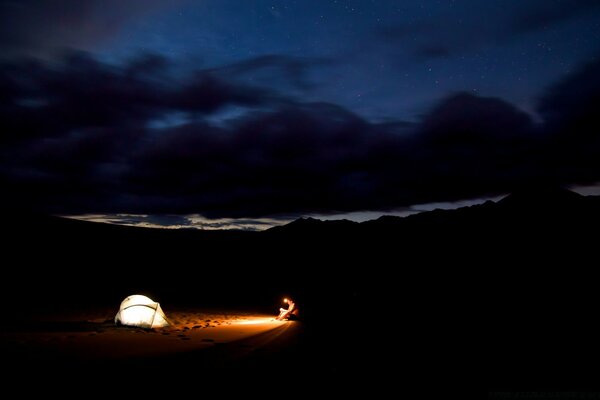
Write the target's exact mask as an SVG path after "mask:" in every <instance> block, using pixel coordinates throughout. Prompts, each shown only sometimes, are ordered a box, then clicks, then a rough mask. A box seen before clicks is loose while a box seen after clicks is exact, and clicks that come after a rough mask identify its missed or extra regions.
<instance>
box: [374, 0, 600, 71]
mask: <svg viewBox="0 0 600 400" xmlns="http://www.w3.org/2000/svg"><path fill="white" fill-rule="evenodd" d="M594 9H600V2H598V1H596V0H577V1H560V0H533V1H528V2H515V3H509V2H497V3H496V2H487V3H474V4H471V5H470V6H469V5H468V3H463V8H457V9H456V10H458V11H454V12H453V13H446V14H444V15H443V18H435V17H428V18H422V19H417V20H414V21H410V22H408V23H403V24H399V25H391V26H387V27H384V28H382V29H379V30H378V32H377V37H378V39H379V40H380V41H382V42H383V43H384V44H387V45H390V46H393V47H398V48H399V49H402V50H403V51H404V50H406V49H408V52H409V53H410V54H412V56H413V57H414V58H415V59H416V60H419V61H421V60H425V61H427V60H431V59H436V58H449V57H452V56H455V55H457V54H462V53H465V52H469V51H474V50H477V49H480V48H483V47H486V46H490V45H493V46H496V45H498V44H499V43H507V42H513V41H516V40H519V38H522V36H523V35H524V34H527V33H531V32H535V31H539V30H543V29H549V28H552V27H554V26H555V25H559V24H562V23H565V22H568V21H570V20H573V19H576V18H580V17H583V16H585V15H593V14H591V12H592V11H593V10H594ZM482 19H484V20H485V23H483V24H482Z"/></svg>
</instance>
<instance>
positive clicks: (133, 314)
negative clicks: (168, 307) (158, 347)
mask: <svg viewBox="0 0 600 400" xmlns="http://www.w3.org/2000/svg"><path fill="white" fill-rule="evenodd" d="M115 324H117V325H127V326H137V327H140V328H162V327H164V326H168V325H169V320H168V319H167V317H166V315H165V313H164V312H163V310H162V308H160V304H158V303H156V302H154V301H153V300H152V299H150V298H148V297H146V296H142V295H139V294H134V295H132V296H129V297H127V298H126V299H125V300H123V301H122V302H121V306H120V307H119V312H118V313H117V315H115Z"/></svg>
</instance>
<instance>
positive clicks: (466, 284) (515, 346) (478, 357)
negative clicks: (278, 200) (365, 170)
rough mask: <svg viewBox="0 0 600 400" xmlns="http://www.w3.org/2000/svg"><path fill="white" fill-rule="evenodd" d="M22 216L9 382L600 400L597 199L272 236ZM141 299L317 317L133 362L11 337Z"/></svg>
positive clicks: (6, 281)
mask: <svg viewBox="0 0 600 400" xmlns="http://www.w3.org/2000/svg"><path fill="white" fill-rule="evenodd" d="M6 220H7V223H6V230H7V232H10V235H9V238H8V239H5V243H4V246H3V247H4V248H5V251H4V256H5V262H3V264H4V266H5V267H4V269H3V275H4V276H3V279H2V301H3V305H4V308H5V310H6V311H5V316H4V318H3V321H2V325H3V332H4V333H3V338H4V339H5V340H3V345H2V347H1V348H2V351H3V353H4V354H3V360H5V361H4V363H5V365H8V366H9V371H12V373H10V372H9V374H7V375H6V382H8V383H16V382H19V381H20V380H21V379H30V378H32V377H35V378H36V379H44V378H51V380H53V381H54V383H55V384H56V385H58V386H57V387H58V388H60V387H63V386H64V379H67V377H68V379H69V380H71V381H73V379H74V378H73V377H78V378H77V379H75V381H77V382H88V385H100V386H101V387H106V385H109V383H110V382H111V380H112V379H115V377H116V376H123V374H125V375H130V376H131V375H133V376H136V377H138V378H140V379H144V377H147V376H148V374H156V375H157V376H160V377H161V378H160V382H161V385H159V387H160V388H162V389H164V388H165V387H177V388H180V389H181V388H183V387H187V386H185V385H183V386H181V385H179V386H178V385H177V384H175V383H174V382H182V381H183V382H190V381H194V382H195V381H197V380H198V379H200V380H202V379H205V380H210V381H211V382H221V381H226V382H242V381H248V382H254V384H255V385H259V386H260V387H261V388H271V387H276V386H284V387H286V386H287V382H288V381H287V380H286V377H289V376H293V377H294V382H297V384H295V385H294V386H295V387H296V388H297V390H300V388H301V389H302V390H306V391H307V392H310V390H311V388H316V387H325V388H328V389H329V390H331V391H332V392H337V393H340V392H342V391H344V392H353V391H356V390H366V391H368V392H369V393H371V394H372V395H373V396H375V394H376V393H377V392H381V393H387V392H388V391H389V390H390V389H392V390H395V391H396V392H395V393H398V394H399V395H400V397H402V394H405V395H406V397H407V398H409V397H412V396H414V395H415V394H418V395H420V396H425V397H428V396H431V395H434V396H436V398H441V397H440V396H446V395H447V396H450V395H457V394H458V395H461V396H463V397H479V398H481V397H486V396H488V393H490V392H494V393H496V395H495V396H498V393H505V394H506V393H511V392H515V391H520V392H523V391H530V392H531V391H537V392H544V391H546V392H556V391H568V392H573V391H588V392H593V391H598V390H600V381H599V380H598V376H600V340H598V338H599V337H600V328H599V325H598V323H597V321H598V312H597V310H598V304H599V302H600V300H599V299H600V297H599V290H598V283H597V282H598V281H597V278H596V275H597V271H596V270H597V269H598V267H597V265H596V264H597V251H598V244H597V241H598V239H597V235H594V234H593V232H595V231H596V230H597V228H598V226H600V225H599V222H600V206H599V204H598V201H597V199H594V198H583V197H579V196H577V195H574V194H571V193H569V192H563V191H550V192H546V193H542V194H539V193H521V194H518V195H515V196H512V197H511V198H509V199H506V200H504V201H502V202H500V203H498V204H491V203H487V204H485V205H482V206H476V207H471V208H468V209H461V210H457V211H451V212H432V213H427V214H422V215H420V216H417V217H412V218H408V219H404V220H399V219H393V218H384V219H380V220H378V221H374V222H371V223H364V224H361V225H358V224H353V223H349V222H338V223H320V222H318V221H310V220H303V221H297V222H296V223H293V224H291V225H288V226H286V227H283V228H277V229H273V230H271V231H267V232H262V233H244V232H212V233H211V232H195V231H161V230H145V229H136V228H126V227H117V226H108V225H96V224H92V223H84V222H79V221H69V220H61V219H55V218H48V217H31V218H30V219H24V218H18V219H17V218H14V217H7V219H6ZM590 232H591V233H590ZM8 260H14V261H10V262H9V261H8ZM134 293H141V294H146V295H148V296H150V297H151V298H153V299H155V300H156V301H159V302H160V303H161V305H162V306H163V308H165V309H166V310H168V309H169V308H170V307H171V308H172V309H176V308H181V307H192V308H196V309H208V308H211V307H212V308H215V307H217V308H220V309H235V310H239V309H248V310H252V311H253V312H263V313H268V314H274V313H275V312H276V310H277V308H278V307H279V306H280V301H281V298H282V297H283V296H288V295H289V296H293V297H294V298H296V300H297V302H298V304H299V305H301V307H302V321H300V322H298V323H294V327H293V328H290V329H288V330H286V331H285V332H283V333H281V332H280V334H278V335H277V336H276V337H267V339H268V340H265V337H261V336H260V335H259V337H257V338H256V337H255V338H246V339H243V340H246V341H247V342H244V341H243V340H241V341H237V342H235V344H225V345H223V346H213V347H212V348H210V349H208V350H207V349H204V350H199V351H198V352H183V353H181V352H180V353H177V354H167V355H161V356H156V357H154V356H153V357H148V358H141V359H140V358H135V359H133V358H132V359H125V360H123V359H121V360H119V361H118V363H112V362H110V363H107V362H105V361H102V362H99V361H97V360H96V359H94V358H88V359H86V358H85V357H81V358H80V359H78V360H77V361H76V362H74V361H73V360H72V359H71V358H61V357H60V356H59V357H55V356H52V357H48V356H47V355H45V354H43V353H44V352H41V353H40V354H37V353H36V352H31V351H27V354H23V353H19V351H18V350H15V347H14V346H12V345H9V342H8V341H7V340H6V338H7V335H8V334H9V333H10V332H13V333H14V332H15V330H18V327H19V326H21V327H27V326H31V322H30V321H32V320H33V321H36V320H38V321H39V320H43V319H46V320H47V319H48V318H52V316H54V315H66V314H69V313H71V314H72V313H74V312H80V311H81V310H86V309H91V308H94V307H110V306H111V305H114V307H115V312H116V309H117V308H118V304H119V303H120V301H121V300H122V299H123V298H124V297H126V296H127V295H130V294H134ZM28 321H29V322H28ZM28 324H29V325H28ZM71 329H72V328H71ZM22 330H25V329H24V328H23V329H22ZM266 335H273V332H271V333H270V334H266ZM256 340H258V341H259V342H260V345H259V344H257V342H255V341H256ZM261 340H262V341H261ZM248 341H249V342H248ZM48 346H50V348H51V347H52V345H51V344H49V345H48ZM239 349H246V350H248V349H251V350H250V351H242V352H240V351H239ZM240 354H242V356H240ZM30 364H31V365H35V367H32V368H29V367H28V365H30ZM11 366H12V367H14V368H11ZM152 376H153V375H152ZM61 382H62V383H61ZM61 385H63V386H61ZM173 385H175V386H173ZM215 385H216V384H214V385H213V386H211V387H213V388H214V387H215ZM216 387H220V386H218V385H217V386H216ZM245 387H246V386H244V385H242V384H240V385H234V386H231V385H227V384H226V385H225V386H223V387H222V388H223V390H235V389H238V390H239V389H241V388H245ZM34 388H35V387H34ZM193 389H194V390H195V387H193ZM157 390H158V389H157ZM190 390H192V389H190ZM261 390H262V389H261ZM265 390H266V389H265ZM267 392H268V390H267ZM490 396H491V395H490ZM490 398H491V397H490Z"/></svg>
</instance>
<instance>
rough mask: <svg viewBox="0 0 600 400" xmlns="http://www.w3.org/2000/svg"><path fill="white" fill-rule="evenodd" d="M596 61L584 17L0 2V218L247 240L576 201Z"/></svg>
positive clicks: (303, 4)
mask: <svg viewBox="0 0 600 400" xmlns="http://www.w3.org/2000/svg"><path fill="white" fill-rule="evenodd" d="M599 44H600V2H598V1H596V0H570V1H566V0H563V1H559V0H528V1H517V0H488V1H479V0H458V1H450V0H444V1H433V0H431V1H416V0H415V1H408V0H407V1H383V0H372V1H369V0H362V1H344V0H337V1H330V0H302V1H291V0H282V1H262V0H256V1H245V0H235V1H234V0H202V1H186V0H170V1H162V0H145V1H142V0H139V1H138V0H134V1H117V0H104V1H85V2H84V1H76V0H65V1H50V0H45V1H33V0H32V1H27V0H25V1H0V48H1V51H0V130H1V132H2V133H1V139H0V185H1V186H2V187H3V195H2V199H1V201H2V203H3V204H2V205H3V207H4V208H5V209H14V208H15V207H18V208H19V209H20V210H24V212H25V211H27V212H31V211H35V212H44V213H52V214H59V215H87V217H86V218H88V219H92V218H93V219H97V220H107V219H109V220H113V221H121V222H123V221H124V222H129V223H139V222H144V223H148V224H155V225H175V226H180V225H183V226H185V225H195V226H205V227H213V228H215V227H236V226H241V227H246V228H250V229H254V228H261V227H266V226H270V225H271V224H274V223H277V222H278V221H286V220H289V219H291V218H295V217H298V216H306V215H319V216H330V217H331V216H332V215H333V216H340V215H351V216H354V217H355V218H357V219H361V218H362V219H364V218H365V216H377V215H380V214H383V213H388V214H389V213H396V214H398V213H400V214H401V213H404V212H407V211H411V210H414V209H421V208H423V209H428V208H433V205H430V206H425V207H423V206H417V207H415V205H422V204H435V205H436V206H440V205H442V206H443V205H444V204H446V203H451V202H456V201H459V200H465V199H481V198H493V197H495V196H499V195H501V194H503V193H507V192H510V191H512V190H514V189H515V188H520V187H524V186H531V185H540V184H544V185H545V184H553V185H554V184H561V185H594V184H597V183H598V182H600V157H598V154H599V151H600V132H599V126H600V124H599V123H598V120H597V115H596V114H597V111H596V110H598V106H600V59H599V58H598V55H600V45H599ZM461 204H466V203H461ZM411 207H412V208H411ZM419 207H421V208H419ZM348 213H354V214H348ZM361 216H362V217H361Z"/></svg>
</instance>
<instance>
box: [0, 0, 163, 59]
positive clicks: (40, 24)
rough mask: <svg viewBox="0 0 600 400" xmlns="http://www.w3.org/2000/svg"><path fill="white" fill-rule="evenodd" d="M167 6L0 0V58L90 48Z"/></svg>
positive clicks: (112, 0)
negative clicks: (131, 22) (129, 23)
mask: <svg viewBox="0 0 600 400" xmlns="http://www.w3.org/2000/svg"><path fill="white" fill-rule="evenodd" d="M167 5H169V2H167V1H165V0H130V1H120V0H88V1H78V0H61V1H54V0H18V1H10V0H4V1H0V50H1V52H0V57H2V58H8V57H11V56H15V55H34V54H36V55H51V54H52V53H54V52H55V51H56V50H57V49H62V48H64V47H72V48H81V49H91V48H93V47H95V46H96V45H98V44H101V43H103V42H105V41H107V40H109V39H111V38H112V37H114V36H115V35H116V34H117V33H118V32H119V31H120V29H121V28H122V27H123V25H124V24H125V23H127V22H128V21H131V20H132V19H134V18H136V17H139V16H141V15H144V14H146V13H149V12H151V11H154V10H157V9H160V7H165V6H167Z"/></svg>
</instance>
